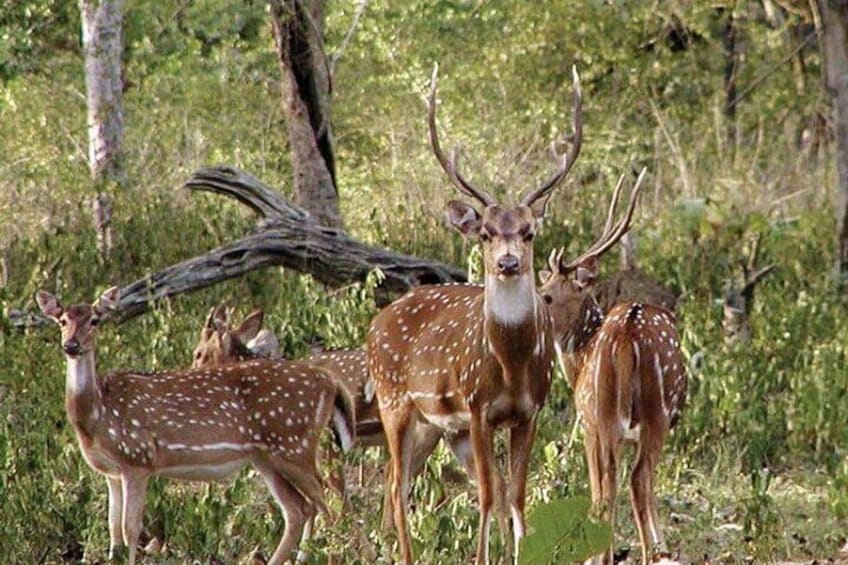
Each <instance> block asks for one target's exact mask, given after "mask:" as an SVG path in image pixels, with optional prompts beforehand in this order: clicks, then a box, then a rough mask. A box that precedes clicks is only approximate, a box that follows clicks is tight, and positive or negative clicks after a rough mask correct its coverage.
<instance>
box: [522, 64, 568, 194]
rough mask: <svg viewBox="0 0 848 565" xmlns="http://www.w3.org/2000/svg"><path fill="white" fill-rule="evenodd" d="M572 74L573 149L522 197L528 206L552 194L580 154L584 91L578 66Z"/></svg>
mask: <svg viewBox="0 0 848 565" xmlns="http://www.w3.org/2000/svg"><path fill="white" fill-rule="evenodd" d="M571 74H572V75H573V77H574V117H573V119H574V125H573V129H574V132H573V133H574V140H573V141H572V143H571V150H570V151H569V152H568V153H567V154H566V155H562V156H561V157H560V158H559V169H557V171H556V172H555V173H554V174H553V175H552V176H551V177H550V178H549V179H548V180H547V181H546V182H545V183H544V184H542V185H541V186H540V187H539V188H537V189H536V190H534V191H533V192H530V193H529V194H527V195H526V196H525V197H524V198H522V199H521V203H522V204H524V205H526V206H530V205H532V204H533V203H534V202H535V201H536V200H538V199H540V198H543V197H545V196H547V195H548V194H550V192H551V191H552V190H553V189H554V188H556V186H557V185H558V184H559V183H561V182H562V181H563V179H564V178H565V177H566V175H568V171H570V170H571V167H572V166H573V165H574V162H575V161H576V160H577V156H578V155H580V146H581V145H582V142H583V91H582V90H581V88H580V75H578V74H577V67H576V66H572V67H571Z"/></svg>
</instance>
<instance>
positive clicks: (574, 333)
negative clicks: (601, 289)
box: [556, 296, 604, 381]
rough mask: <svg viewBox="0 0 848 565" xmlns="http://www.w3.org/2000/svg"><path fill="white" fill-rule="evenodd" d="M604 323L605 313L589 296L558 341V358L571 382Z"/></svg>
mask: <svg viewBox="0 0 848 565" xmlns="http://www.w3.org/2000/svg"><path fill="white" fill-rule="evenodd" d="M603 323H604V313H603V312H602V311H601V308H600V307H599V306H598V303H597V302H596V301H595V299H594V298H593V297H591V296H587V297H586V298H585V299H584V300H583V303H582V304H581V305H580V308H579V310H578V313H577V316H575V318H574V321H573V322H572V324H571V325H570V326H569V327H567V328H566V330H565V333H564V334H561V335H560V336H558V338H557V340H556V348H557V356H558V357H559V360H560V363H561V364H562V366H563V369H564V371H565V373H566V375H567V376H568V379H569V381H572V380H573V379H576V378H577V374H578V373H579V371H580V368H581V366H582V364H583V362H584V361H585V357H586V353H587V352H588V351H589V343H590V342H591V341H592V338H594V337H595V335H596V334H597V333H598V329H599V328H600V327H601V325H602V324H603Z"/></svg>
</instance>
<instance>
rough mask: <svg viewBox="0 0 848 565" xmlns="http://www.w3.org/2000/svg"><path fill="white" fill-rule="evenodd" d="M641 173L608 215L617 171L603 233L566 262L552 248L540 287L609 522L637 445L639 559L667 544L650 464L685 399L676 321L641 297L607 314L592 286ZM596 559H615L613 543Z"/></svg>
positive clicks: (634, 498) (599, 503) (621, 229)
mask: <svg viewBox="0 0 848 565" xmlns="http://www.w3.org/2000/svg"><path fill="white" fill-rule="evenodd" d="M644 176H645V171H644V170H643V171H642V173H641V174H640V175H639V178H638V179H637V181H636V185H635V186H634V188H633V190H632V192H631V195H630V201H629V204H628V207H627V210H626V212H625V214H624V216H623V217H622V218H621V219H620V220H619V221H618V222H616V223H615V225H613V218H614V215H615V208H616V204H617V202H618V199H619V195H620V192H621V188H622V185H623V180H624V177H623V176H622V179H621V180H620V181H619V183H618V185H617V186H616V189H615V191H614V193H613V198H612V201H611V204H610V208H609V213H608V216H607V221H606V225H605V227H604V230H603V233H602V235H601V237H600V238H599V239H598V240H597V241H596V242H595V243H594V244H593V245H591V246H590V247H589V248H588V249H587V250H586V251H584V252H583V253H582V254H581V255H580V256H579V257H578V258H576V259H574V260H573V261H571V262H568V263H566V262H565V261H564V260H563V251H561V250H560V251H556V250H554V251H553V252H552V253H551V255H550V258H549V264H550V269H551V270H550V272H548V271H542V272H541V273H540V278H541V279H542V283H543V284H542V287H541V289H540V290H541V293H542V297H543V299H544V301H545V302H546V303H547V304H548V309H549V310H550V312H551V314H552V316H553V320H554V329H555V331H556V342H557V347H558V354H559V358H560V361H561V363H562V366H563V368H564V370H565V373H566V375H567V377H568V381H569V384H570V385H571V388H572V390H573V391H574V402H575V406H576V410H577V413H578V416H579V418H580V419H581V421H582V422H583V428H584V432H585V438H584V442H585V448H586V459H587V463H588V467H589V480H590V486H591V490H592V501H593V503H594V505H595V506H596V507H597V508H598V509H599V510H600V511H601V515H602V517H603V518H604V519H605V520H608V521H610V523H611V524H615V520H614V518H615V493H616V477H617V474H616V473H617V469H618V462H619V460H620V458H621V451H622V447H623V446H624V444H626V443H631V444H633V445H635V456H634V459H635V461H634V464H633V467H632V471H631V476H630V496H631V502H632V506H633V514H634V519H635V521H636V525H637V529H638V531H639V540H640V542H641V545H642V561H643V563H647V562H648V558H649V556H651V555H652V554H651V549H652V548H654V549H659V550H660V551H665V544H664V541H663V537H662V534H661V532H660V527H659V520H658V517H657V506H656V500H655V499H654V470H655V468H656V466H657V463H658V462H659V458H660V453H661V451H662V447H663V443H664V441H665V437H666V435H668V433H669V430H670V429H671V428H672V427H673V426H674V425H675V423H676V422H677V420H678V419H679V417H680V412H681V410H682V409H683V405H684V402H685V400H686V386H687V380H686V372H685V368H684V363H683V358H682V355H681V352H680V349H679V341H678V337H677V329H676V327H675V323H676V322H675V318H674V315H673V314H672V313H671V312H669V311H668V310H666V309H665V308H662V307H659V306H653V305H650V304H643V303H640V302H634V303H623V304H617V305H615V306H613V307H612V309H611V310H610V311H609V313H608V314H607V315H606V316H604V314H603V312H602V311H601V309H600V308H599V307H598V303H597V302H596V301H595V298H594V297H593V296H592V284H593V283H594V282H595V279H596V278H597V275H598V261H599V259H600V258H601V256H602V255H603V254H604V253H606V252H607V251H608V250H609V249H610V248H611V247H612V246H613V245H615V243H616V242H617V241H618V240H619V239H620V238H621V236H622V235H624V234H625V233H626V232H627V230H628V229H629V226H630V222H631V219H632V217H633V211H634V209H635V206H636V201H637V198H638V195H639V189H640V187H641V186H642V181H643V179H644ZM594 562H603V563H612V550H611V549H610V550H608V551H607V552H605V553H604V554H602V555H600V556H597V557H596V558H595V559H594Z"/></svg>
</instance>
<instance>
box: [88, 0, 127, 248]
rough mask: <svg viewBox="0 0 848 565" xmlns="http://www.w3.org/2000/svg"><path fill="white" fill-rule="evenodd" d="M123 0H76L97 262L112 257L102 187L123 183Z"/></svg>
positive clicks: (107, 204)
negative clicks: (82, 62) (86, 111)
mask: <svg viewBox="0 0 848 565" xmlns="http://www.w3.org/2000/svg"><path fill="white" fill-rule="evenodd" d="M122 10H123V0H80V12H81V19H82V44H83V53H84V55H85V90H86V106H87V110H88V118H87V126H88V167H89V169H90V170H91V177H92V178H93V179H94V182H95V185H96V186H97V187H98V192H97V194H96V195H95V196H94V197H92V198H91V200H90V201H89V203H90V207H91V214H92V218H93V221H94V225H95V227H96V229H97V248H98V251H99V252H100V257H101V259H102V260H104V261H106V260H108V259H109V256H110V255H111V253H112V241H113V239H114V238H113V234H112V225H111V224H112V196H111V195H110V194H109V193H108V192H106V190H105V186H106V185H107V184H117V185H122V184H124V182H125V181H126V176H125V172H124V167H123V163H122V155H121V145H122V141H123V136H124V110H123V104H122V93H123V91H122V88H123V84H122V81H121V51H122V47H123V43H122V39H121V18H122V16H123V13H122Z"/></svg>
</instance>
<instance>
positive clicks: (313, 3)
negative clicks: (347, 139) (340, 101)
mask: <svg viewBox="0 0 848 565" xmlns="http://www.w3.org/2000/svg"><path fill="white" fill-rule="evenodd" d="M271 23H272V26H273V30H274V43H275V45H276V48H277V55H278V58H279V63H280V75H281V86H282V104H283V113H284V114H285V116H286V126H287V128H288V136H289V144H290V145H291V148H290V151H291V160H292V169H293V174H294V198H295V200H296V201H297V203H298V204H300V205H301V206H303V207H304V208H305V209H306V210H308V211H309V212H310V213H311V214H312V215H314V216H315V217H316V218H317V219H318V220H319V221H320V222H321V223H322V224H324V225H327V226H333V227H341V225H342V221H341V215H340V214H339V205H338V193H337V187H336V171H335V156H334V150H333V137H332V129H331V127H330V91H331V76H330V65H329V62H328V60H327V54H326V52H325V50H324V42H323V35H324V30H323V27H324V6H323V2H322V0H272V2H271Z"/></svg>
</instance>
